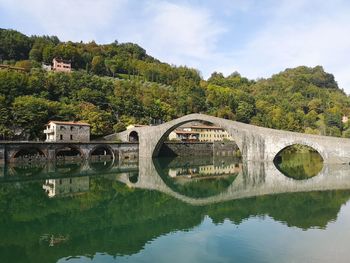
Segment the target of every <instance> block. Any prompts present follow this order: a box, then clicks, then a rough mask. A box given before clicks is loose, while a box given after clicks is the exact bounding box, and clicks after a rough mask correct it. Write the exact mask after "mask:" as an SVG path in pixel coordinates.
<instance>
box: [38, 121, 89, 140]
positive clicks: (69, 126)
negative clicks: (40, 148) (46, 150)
mask: <svg viewBox="0 0 350 263" xmlns="http://www.w3.org/2000/svg"><path fill="white" fill-rule="evenodd" d="M44 133H45V134H46V142H89V141H90V124H88V123H83V122H68V121H50V122H49V123H48V124H47V125H46V129H45V130H44Z"/></svg>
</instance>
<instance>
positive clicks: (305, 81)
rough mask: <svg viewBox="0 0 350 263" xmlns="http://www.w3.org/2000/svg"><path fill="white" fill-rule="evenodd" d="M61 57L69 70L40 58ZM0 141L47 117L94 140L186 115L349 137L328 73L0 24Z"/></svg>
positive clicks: (33, 132) (349, 104) (339, 95)
mask: <svg viewBox="0 0 350 263" xmlns="http://www.w3.org/2000/svg"><path fill="white" fill-rule="evenodd" d="M54 57H58V58H62V59H68V60H71V62H72V67H73V69H74V71H73V72H71V73H58V72H52V71H50V72H47V71H45V70H43V69H42V68H41V65H42V63H50V62H51V61H52V59H53V58H54ZM0 64H7V65H13V66H17V67H21V68H24V69H25V71H14V70H11V69H2V70H0V139H37V138H42V135H43V134H42V130H43V126H44V124H45V123H47V121H48V120H51V119H55V120H83V121H86V122H89V123H90V124H91V125H92V135H93V136H94V137H99V136H102V135H105V134H109V133H112V132H114V131H121V130H123V129H125V126H126V125H128V124H130V123H143V124H158V123H161V122H164V121H168V120H170V119H173V118H176V117H179V116H182V115H185V114H188V113H193V112H202V113H208V114H211V115H214V116H219V117H223V118H228V119H232V120H238V121H241V122H246V123H252V124H255V125H259V126H265V127H270V128H276V129H284V130H291V131H298V132H307V133H314V134H323V135H332V136H344V137H350V129H349V124H348V123H342V116H343V115H349V113H350V100H349V98H348V97H347V95H346V94H345V93H344V92H343V91H342V90H341V89H339V87H338V85H337V83H336V81H335V80H334V76H333V75H332V74H329V73H326V72H324V70H323V68H322V67H321V66H317V67H315V68H308V67H304V66H301V67H297V68H294V69H287V70H285V71H283V72H281V73H279V74H276V75H273V76H272V77H271V78H268V79H259V80H249V79H247V78H244V77H242V76H241V75H240V74H239V73H237V72H234V73H232V74H231V75H230V76H228V77H224V76H223V75H222V74H221V73H216V72H214V73H213V74H212V75H211V77H210V78H209V79H208V80H203V78H202V77H201V75H200V73H199V72H198V70H196V69H190V68H187V67H183V66H181V67H176V66H172V65H169V64H167V63H162V62H160V61H159V60H157V59H155V58H153V57H151V56H149V55H148V54H147V53H146V51H145V50H144V49H142V48H141V47H140V46H138V45H136V44H132V43H118V42H117V41H115V42H114V43H111V44H107V45H97V44H96V43H94V42H90V43H73V42H61V41H60V40H59V39H58V38H57V37H55V36H42V37H39V36H31V37H28V36H25V35H23V34H21V33H19V32H17V31H14V30H4V29H0Z"/></svg>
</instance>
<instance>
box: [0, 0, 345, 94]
mask: <svg viewBox="0 0 350 263" xmlns="http://www.w3.org/2000/svg"><path fill="white" fill-rule="evenodd" d="M349 14H350V1H348V0H332V1H324V0H293V1H291V0H278V1H277V0H207V1H199V0H176V1H175V0H168V1H162V0H147V1H146V0H144V1H143V0H57V1H51V0H30V1H29V0H0V28H11V29H15V30H18V31H20V32H22V33H24V34H27V35H56V36H58V37H59V38H60V40H62V41H68V40H72V41H84V42H89V41H92V40H94V41H96V42H97V43H99V44H105V43H111V42H113V41H114V40H118V42H133V43H137V44H139V45H140V46H141V47H143V48H144V49H146V51H147V53H148V54H150V55H151V56H153V57H155V58H157V59H160V60H161V61H164V62H167V63H169V64H174V65H186V66H189V67H194V68H196V69H198V70H199V71H200V72H201V74H202V76H203V77H204V78H208V77H209V76H210V74H211V73H212V72H214V71H216V72H222V73H223V74H224V75H229V74H230V73H232V72H235V71H238V72H239V73H240V74H241V75H242V76H245V77H248V78H250V79H257V78H265V77H269V76H271V75H272V74H275V73H278V72H280V71H283V70H284V69H286V68H291V67H296V66H300V65H306V66H309V67H313V66H316V65H322V66H323V67H324V69H325V70H326V71H327V72H329V73H332V74H334V76H335V79H336V81H337V82H338V84H339V87H340V88H342V89H344V90H345V91H346V92H347V93H348V94H350V15H349Z"/></svg>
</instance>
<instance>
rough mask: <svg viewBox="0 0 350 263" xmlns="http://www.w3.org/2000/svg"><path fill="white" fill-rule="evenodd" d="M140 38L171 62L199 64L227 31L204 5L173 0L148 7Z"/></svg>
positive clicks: (154, 51)
mask: <svg viewBox="0 0 350 263" xmlns="http://www.w3.org/2000/svg"><path fill="white" fill-rule="evenodd" d="M145 15H146V17H148V18H149V20H148V21H144V23H143V34H142V35H141V36H140V38H141V39H140V40H141V41H142V42H143V43H144V44H145V46H146V48H148V49H149V50H150V51H151V53H152V54H153V55H154V56H156V57H159V58H161V59H166V60H167V61H168V62H170V63H177V64H184V63H189V64H191V63H192V64H196V62H197V61H198V60H201V59H203V58H205V57H206V56H208V55H209V54H210V53H212V52H213V51H214V50H215V48H216V47H217V40H218V36H219V35H221V34H222V33H223V32H224V29H223V27H222V26H220V25H219V24H218V23H217V22H215V20H214V18H213V17H212V16H211V14H210V12H209V11H208V10H207V9H204V8H198V7H191V6H189V5H179V4H173V3H169V2H162V3H157V4H155V3H152V4H150V5H148V6H147V8H146V10H145Z"/></svg>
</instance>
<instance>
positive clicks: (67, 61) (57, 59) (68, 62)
mask: <svg viewBox="0 0 350 263" xmlns="http://www.w3.org/2000/svg"><path fill="white" fill-rule="evenodd" d="M54 60H56V61H57V62H59V63H66V64H70V63H71V61H70V60H66V59H61V58H54Z"/></svg>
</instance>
